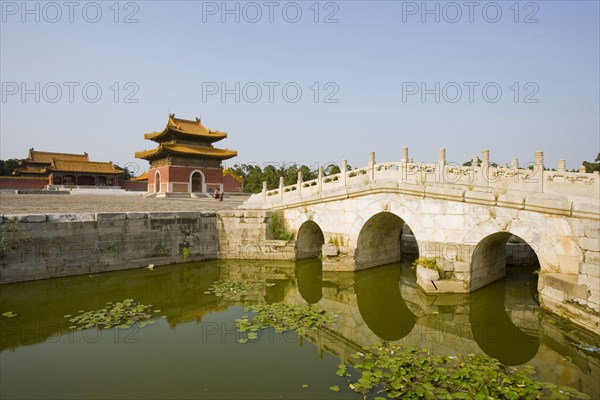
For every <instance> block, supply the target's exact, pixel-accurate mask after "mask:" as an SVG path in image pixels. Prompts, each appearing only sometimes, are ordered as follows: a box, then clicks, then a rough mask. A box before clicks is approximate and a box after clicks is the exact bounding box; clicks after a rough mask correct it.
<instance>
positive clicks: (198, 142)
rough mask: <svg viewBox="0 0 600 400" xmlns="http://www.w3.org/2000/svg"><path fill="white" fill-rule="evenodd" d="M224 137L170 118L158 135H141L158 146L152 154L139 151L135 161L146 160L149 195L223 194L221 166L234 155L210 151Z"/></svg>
mask: <svg viewBox="0 0 600 400" xmlns="http://www.w3.org/2000/svg"><path fill="white" fill-rule="evenodd" d="M226 137H227V133H226V132H220V131H212V130H209V129H207V128H206V127H204V125H202V123H201V122H200V119H199V118H196V120H195V121H190V120H185V119H179V118H175V114H171V115H169V120H168V122H167V126H166V127H165V129H163V130H162V131H161V132H152V133H147V134H145V135H144V138H145V139H148V140H152V141H154V142H156V143H158V146H157V147H156V148H154V149H152V150H144V151H138V152H136V153H135V157H136V158H141V159H144V160H148V161H149V162H150V170H149V171H148V175H147V176H148V193H191V192H196V193H200V192H202V193H206V192H209V191H214V190H216V189H217V188H218V189H219V190H221V191H223V190H224V181H223V167H222V166H221V162H222V161H223V160H227V159H229V158H232V157H235V156H237V151H234V150H227V149H219V148H216V147H213V143H215V142H218V141H219V140H222V139H225V138H226Z"/></svg>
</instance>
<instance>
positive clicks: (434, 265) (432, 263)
mask: <svg viewBox="0 0 600 400" xmlns="http://www.w3.org/2000/svg"><path fill="white" fill-rule="evenodd" d="M419 265H420V266H421V267H423V268H427V269H432V270H434V271H437V272H438V274H439V276H440V279H450V278H452V271H446V270H444V267H443V266H442V265H440V264H439V263H438V261H437V259H436V258H435V257H419V258H417V259H416V260H415V261H413V266H415V267H417V266H419Z"/></svg>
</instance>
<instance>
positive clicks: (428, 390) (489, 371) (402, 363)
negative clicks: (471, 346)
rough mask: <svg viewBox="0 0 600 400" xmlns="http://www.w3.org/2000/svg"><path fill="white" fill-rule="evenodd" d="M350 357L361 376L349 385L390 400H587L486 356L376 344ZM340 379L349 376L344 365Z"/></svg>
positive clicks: (528, 370)
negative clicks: (381, 395) (383, 394)
mask: <svg viewBox="0 0 600 400" xmlns="http://www.w3.org/2000/svg"><path fill="white" fill-rule="evenodd" d="M364 350H365V352H364V353H362V352H359V353H355V354H353V355H352V357H353V358H354V359H355V360H356V362H354V363H353V365H352V367H354V368H355V369H356V370H358V372H360V374H361V376H360V378H358V379H357V380H356V381H353V382H351V383H350V384H349V385H348V386H349V387H350V388H351V389H352V390H354V391H355V392H357V393H361V394H363V395H364V396H365V398H366V395H367V394H368V393H371V392H372V391H376V392H377V393H382V392H385V393H386V394H387V396H388V397H389V398H392V399H450V398H451V399H476V400H480V399H481V400H483V399H510V400H514V399H589V398H590V397H589V396H588V395H586V394H584V393H581V392H579V391H577V390H575V389H573V388H570V387H567V386H558V385H555V384H552V383H547V382H537V381H535V380H534V379H533V375H534V374H535V370H534V369H533V367H530V366H527V367H523V368H512V367H506V366H504V365H502V364H501V363H500V362H499V361H498V360H496V359H494V358H492V357H489V356H486V355H474V354H469V355H468V356H462V357H454V356H443V355H437V354H431V353H429V351H428V350H426V349H416V348H412V347H408V346H403V345H391V346H385V345H382V344H374V345H372V346H368V347H364ZM337 374H338V375H339V376H350V374H349V373H348V372H347V370H346V365H344V364H340V366H339V369H338V371H337Z"/></svg>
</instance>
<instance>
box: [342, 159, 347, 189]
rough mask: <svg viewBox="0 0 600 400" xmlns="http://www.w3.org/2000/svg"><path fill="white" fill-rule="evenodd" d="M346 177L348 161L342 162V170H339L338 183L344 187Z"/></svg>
mask: <svg viewBox="0 0 600 400" xmlns="http://www.w3.org/2000/svg"><path fill="white" fill-rule="evenodd" d="M346 175H348V160H342V168H341V170H340V183H341V184H342V186H346Z"/></svg>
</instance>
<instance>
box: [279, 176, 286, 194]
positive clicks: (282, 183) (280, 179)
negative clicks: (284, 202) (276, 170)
mask: <svg viewBox="0 0 600 400" xmlns="http://www.w3.org/2000/svg"><path fill="white" fill-rule="evenodd" d="M284 184H285V180H284V179H283V176H280V177H279V197H281V198H282V199H283V186H284Z"/></svg>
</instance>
